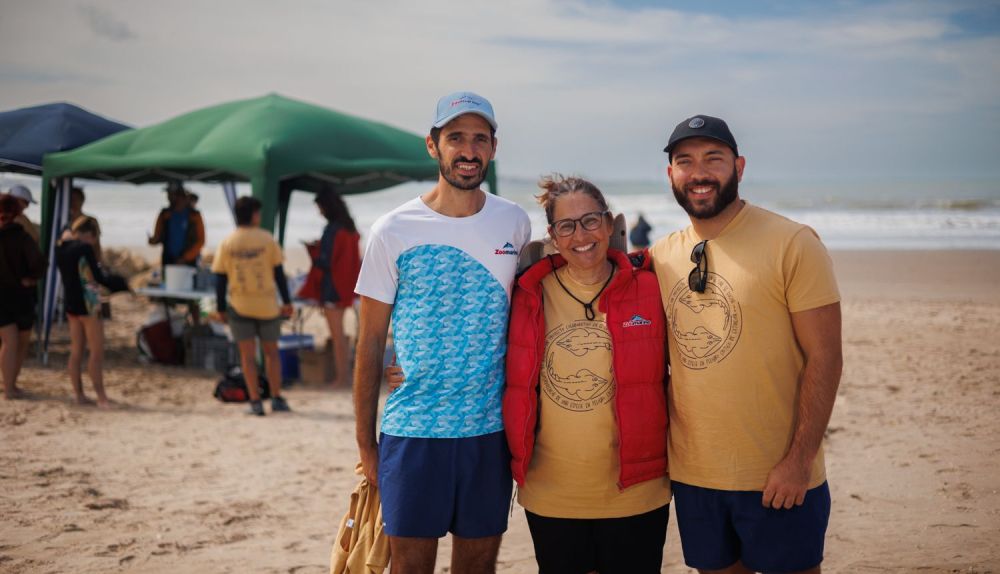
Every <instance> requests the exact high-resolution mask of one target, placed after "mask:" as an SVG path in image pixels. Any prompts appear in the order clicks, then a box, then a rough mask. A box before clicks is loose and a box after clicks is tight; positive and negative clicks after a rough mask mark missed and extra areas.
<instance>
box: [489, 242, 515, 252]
mask: <svg viewBox="0 0 1000 574" xmlns="http://www.w3.org/2000/svg"><path fill="white" fill-rule="evenodd" d="M493 253H494V254H495V255H517V249H514V244H513V243H511V242H510V241H508V242H507V243H504V244H503V247H501V248H500V249H497V250H495V251H494V252H493Z"/></svg>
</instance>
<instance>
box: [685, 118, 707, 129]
mask: <svg viewBox="0 0 1000 574" xmlns="http://www.w3.org/2000/svg"><path fill="white" fill-rule="evenodd" d="M704 125H705V120H703V119H701V118H691V121H689V122H688V127H689V128H691V129H695V130H696V129H698V128H700V127H702V126H704Z"/></svg>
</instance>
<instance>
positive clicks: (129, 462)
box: [0, 251, 1000, 574]
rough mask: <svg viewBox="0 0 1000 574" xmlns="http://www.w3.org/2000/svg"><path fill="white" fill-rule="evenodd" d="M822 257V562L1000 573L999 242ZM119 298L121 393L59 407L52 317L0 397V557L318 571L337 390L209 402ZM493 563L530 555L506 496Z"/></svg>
mask: <svg viewBox="0 0 1000 574" xmlns="http://www.w3.org/2000/svg"><path fill="white" fill-rule="evenodd" d="M834 260H835V264H836V268H837V273H838V277H839V280H840V283H841V288H842V291H843V295H844V304H843V310H844V346H845V368H844V377H843V381H842V383H841V387H840V393H839V397H838V400H837V405H836V408H835V411H834V414H833V419H832V421H831V423H830V429H829V432H828V439H827V445H826V449H827V464H828V475H829V480H830V485H831V491H832V494H833V513H832V516H831V519H830V528H829V532H828V536H827V551H826V561H825V562H824V570H825V571H826V572H845V573H846V572H850V573H855V572H861V573H869V572H878V573H882V572H891V573H910V572H920V573H923V574H936V573H946V572H948V573H950V572H965V573H979V574H984V573H987V572H1000V418H998V413H1000V336H998V335H997V332H998V330H1000V288H998V286H1000V252H996V251H986V252H973V251H963V252H837V253H834ZM113 308H114V320H113V321H110V322H108V323H107V325H106V329H107V333H108V345H107V348H108V352H107V365H106V384H107V386H108V392H109V394H110V396H111V397H112V399H113V400H116V401H118V402H119V403H120V404H121V406H120V407H119V408H117V409H115V410H113V411H107V412H106V411H100V410H97V409H95V408H92V407H90V408H87V407H77V406H75V405H73V404H72V403H71V401H70V396H71V391H70V386H69V382H68V380H67V377H66V375H65V373H64V371H63V370H62V369H63V366H64V365H65V360H66V350H67V339H68V337H67V334H66V332H65V329H61V330H57V331H56V332H55V343H54V345H53V349H54V354H53V359H52V366H51V367H49V368H41V367H38V366H35V365H34V363H32V364H31V365H29V366H28V368H26V370H25V371H24V373H23V375H22V378H21V383H20V385H21V387H22V388H24V389H25V390H26V391H28V392H29V393H30V395H31V398H30V399H29V400H21V401H13V402H11V401H0V571H2V572H7V573H22V572H70V571H72V572H118V571H123V572H124V571H136V572H195V573H201V572H206V573H214V572H275V573H278V572H282V573H285V572H288V573H292V572H295V573H318V572H326V571H327V569H328V558H329V553H330V548H331V544H332V539H333V536H334V534H335V529H336V528H337V525H338V524H339V520H340V517H341V516H342V515H343V513H344V511H345V510H346V507H347V501H348V495H349V493H350V491H351V490H352V488H353V486H354V485H355V483H356V481H357V477H356V476H355V475H354V474H353V469H354V465H355V462H356V457H357V455H356V450H355V444H354V418H353V415H352V412H351V403H350V393H349V391H348V390H343V389H341V390H329V389H324V388H316V387H301V386H299V387H293V388H292V389H290V390H288V391H287V397H288V400H289V402H290V404H291V406H292V408H293V409H294V412H293V413H291V414H287V415H276V416H271V415H268V416H267V417H264V418H251V417H247V416H245V415H244V414H243V410H244V406H243V405H233V404H222V403H219V402H218V401H216V400H215V399H214V398H212V390H213V388H214V385H215V382H216V380H217V379H218V377H217V375H215V374H214V373H211V372H207V371H195V370H188V369H182V368H173V367H163V366H154V365H143V364H141V363H139V361H138V358H137V353H136V351H135V346H134V341H135V336H134V333H135V328H136V326H137V325H138V324H140V323H141V322H142V320H143V319H144V317H145V316H146V314H147V313H148V312H149V310H150V305H149V304H148V303H147V302H145V301H144V300H142V299H141V298H138V299H130V298H129V297H128V296H119V297H116V298H115V299H114V302H113ZM85 384H88V383H85ZM91 394H92V393H91ZM667 538H668V541H667V547H666V551H665V560H664V566H663V572H691V570H689V569H687V568H686V567H684V565H683V558H682V556H681V551H680V544H679V539H678V534H677V529H676V525H675V524H674V523H673V521H672V522H671V524H670V527H669V531H668V535H667ZM449 548H450V547H449V545H448V544H447V542H445V543H443V544H442V545H441V548H440V553H439V560H438V571H440V572H447V571H448V568H447V563H448V556H449ZM498 570H499V571H500V572H505V573H515V572H534V571H535V570H536V569H535V566H534V560H533V557H532V549H531V540H530V537H529V535H528V530H527V526H526V524H525V522H524V518H523V512H522V511H521V510H520V508H517V507H516V506H515V508H514V511H513V516H512V518H511V522H510V529H509V531H508V533H507V534H506V536H505V539H504V544H503V547H502V549H501V553H500V564H499V568H498Z"/></svg>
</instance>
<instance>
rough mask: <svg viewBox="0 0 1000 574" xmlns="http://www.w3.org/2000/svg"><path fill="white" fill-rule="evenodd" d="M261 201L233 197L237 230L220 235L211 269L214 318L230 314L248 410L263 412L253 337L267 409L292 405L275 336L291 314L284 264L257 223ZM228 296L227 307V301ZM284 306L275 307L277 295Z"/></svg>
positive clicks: (223, 318) (227, 317) (222, 318)
mask: <svg viewBox="0 0 1000 574" xmlns="http://www.w3.org/2000/svg"><path fill="white" fill-rule="evenodd" d="M260 208H261V204H260V201H258V200H257V199H256V198H253V197H241V198H239V199H237V200H236V206H235V211H236V225H237V227H236V231H233V232H232V233H231V234H230V235H229V236H228V237H226V238H225V239H223V240H222V243H221V244H219V248H218V250H217V251H216V252H215V259H213V261H212V272H213V273H215V274H216V282H215V294H216V295H215V301H216V313H215V314H214V317H213V318H214V319H215V320H217V321H222V322H225V321H227V320H228V322H229V329H230V331H231V332H232V335H233V339H235V340H236V343H237V345H239V349H240V366H241V367H242V369H243V377H244V379H245V380H246V383H247V391H248V392H249V394H250V409H249V410H248V411H247V414H251V415H256V416H264V406H263V404H262V403H261V400H260V379H259V378H258V376H257V340H258V339H259V340H260V346H261V350H262V351H263V353H264V368H265V370H266V371H267V382H268V384H269V386H270V390H271V412H287V411H289V410H291V409H289V407H288V403H287V402H286V401H285V399H284V398H283V397H282V396H281V357H280V355H279V354H278V339H279V337H280V335H281V320H282V317H290V316H291V315H292V302H291V297H290V296H289V294H288V281H287V279H285V271H284V268H283V267H282V254H281V247H279V246H278V243H277V242H276V241H275V240H274V238H273V237H271V234H270V233H268V232H267V231H264V230H263V229H261V228H260V217H261V215H260ZM227 289H228V298H229V303H230V305H231V308H229V306H227V304H226V297H227ZM279 293H280V294H281V301H282V303H283V304H282V306H281V307H278V301H277V295H278V294H279Z"/></svg>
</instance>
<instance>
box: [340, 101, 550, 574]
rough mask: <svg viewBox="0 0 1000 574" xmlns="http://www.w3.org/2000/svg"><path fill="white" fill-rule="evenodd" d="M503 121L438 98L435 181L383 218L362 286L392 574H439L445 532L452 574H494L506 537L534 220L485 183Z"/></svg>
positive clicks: (365, 392)
mask: <svg viewBox="0 0 1000 574" xmlns="http://www.w3.org/2000/svg"><path fill="white" fill-rule="evenodd" d="M496 127H497V124H496V119H495V117H494V114H493V107H492V105H491V104H490V103H489V102H488V101H487V100H486V99H484V98H482V97H480V96H478V95H476V94H473V93H470V92H459V93H455V94H450V95H448V96H445V97H443V98H441V100H440V101H438V105H437V113H436V116H435V120H434V123H433V127H432V129H431V131H430V135H428V136H427V139H426V142H427V152H428V153H429V154H430V155H431V157H433V158H435V159H436V160H437V161H438V164H439V166H440V175H439V177H438V182H437V185H436V186H435V187H434V188H433V189H432V190H431V191H429V192H428V193H426V194H424V195H423V196H420V197H417V198H415V199H413V200H411V201H409V202H407V203H405V204H403V205H401V206H399V207H398V208H396V209H395V210H393V211H391V212H389V213H387V214H385V215H384V216H382V217H381V218H379V220H378V221H376V222H375V224H374V225H373V226H372V232H371V237H370V238H369V240H368V246H367V249H366V252H365V257H364V261H363V263H362V267H361V275H360V277H359V279H358V285H357V288H356V289H355V290H356V291H357V293H358V295H360V296H361V314H360V326H359V334H358V345H357V359H356V371H355V375H354V408H355V413H356V416H357V440H358V448H359V450H360V454H361V462H362V465H363V467H364V474H365V476H366V477H367V478H368V480H369V481H371V482H372V483H373V484H374V483H376V481H377V484H378V487H379V492H380V495H381V499H382V516H383V520H384V522H385V532H386V533H387V534H388V535H389V543H390V548H391V552H392V571H393V572H406V573H408V574H409V573H417V574H419V573H422V572H427V573H428V574H430V573H432V572H433V570H434V562H435V556H436V553H437V544H438V539H439V538H440V537H442V536H444V535H445V534H447V533H448V532H451V533H452V535H453V549H454V550H453V554H452V569H451V571H452V572H457V573H462V572H477V573H478V572H492V571H494V570H495V568H496V556H497V551H498V549H499V547H500V538H501V536H502V534H503V532H504V531H506V529H507V508H508V503H509V501H510V494H511V475H510V455H509V452H508V450H507V443H506V440H505V438H504V432H503V420H502V417H501V412H500V407H501V393H502V391H503V384H504V355H505V353H506V334H507V333H506V332H507V314H508V311H509V307H510V292H511V286H512V284H513V280H514V274H515V272H516V270H517V258H518V254H519V253H520V251H521V247H522V246H524V244H526V243H527V242H528V241H529V239H530V234H531V226H530V223H529V221H528V216H527V215H526V214H525V213H524V211H523V210H522V209H521V208H520V207H518V206H517V205H516V204H514V203H512V202H510V201H507V200H505V199H501V198H499V197H496V196H494V195H491V194H487V193H485V192H483V191H482V190H481V189H480V185H481V184H482V182H483V180H484V179H485V178H486V173H487V170H488V169H489V162H490V160H492V159H493V157H494V154H495V152H496V145H497V140H496ZM390 320H391V321H392V325H393V338H394V347H395V351H396V356H397V358H398V361H399V364H400V366H401V367H402V368H403V371H404V372H405V373H406V382H405V383H403V384H402V385H401V386H400V387H399V388H398V389H397V390H395V391H394V392H393V393H392V394H391V395H390V396H389V397H388V399H387V400H386V405H385V412H384V414H383V418H382V425H381V427H382V428H381V434H380V435H379V436H378V438H376V432H375V419H376V414H377V411H378V397H379V387H380V384H381V380H382V368H383V363H382V360H383V356H384V354H385V345H386V336H387V333H388V329H389V323H390Z"/></svg>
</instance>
